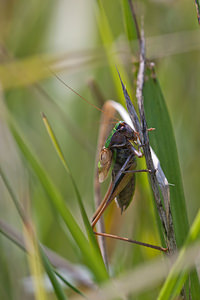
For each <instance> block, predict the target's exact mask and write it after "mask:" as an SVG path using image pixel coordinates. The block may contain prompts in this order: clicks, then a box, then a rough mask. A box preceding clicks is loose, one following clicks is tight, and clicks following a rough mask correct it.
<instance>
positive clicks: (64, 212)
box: [10, 124, 108, 281]
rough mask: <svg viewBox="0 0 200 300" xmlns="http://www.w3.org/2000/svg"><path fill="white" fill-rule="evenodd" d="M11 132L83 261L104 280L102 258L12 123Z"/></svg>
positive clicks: (100, 279) (97, 277)
mask: <svg viewBox="0 0 200 300" xmlns="http://www.w3.org/2000/svg"><path fill="white" fill-rule="evenodd" d="M10 128H11V132H12V134H13V136H14V138H15V141H16V142H17V144H18V146H19V149H20V150H21V152H22V153H23V155H24V157H25V158H26V160H27V162H28V163H29V165H30V166H31V168H32V169H33V171H34V172H35V174H36V175H37V177H38V179H39V181H40V182H41V184H42V186H43V188H44V190H45V191H46V193H47V195H48V197H49V199H50V200H51V202H52V204H53V205H54V207H55V210H56V211H57V212H58V213H59V214H60V216H61V217H62V219H63V221H64V223H65V224H66V225H67V227H68V229H69V231H70V232H71V234H72V236H73V238H74V240H75V241H76V243H77V245H78V246H79V248H80V250H81V252H82V255H83V258H84V261H85V263H86V264H87V265H88V267H89V268H90V269H91V270H92V272H93V274H94V276H95V278H96V280H97V281H104V280H106V279H107V278H108V274H107V271H106V269H105V266H104V264H103V262H102V260H101V259H100V258H99V256H97V255H95V254H96V253H95V252H94V251H92V250H91V248H90V244H89V242H88V240H87V239H86V238H85V236H84V234H83V232H82V231H81V229H80V227H79V225H78V224H77V222H76V221H75V219H74V217H73V216H72V214H71V212H70V210H69V208H68V207H67V205H66V203H65V201H64V200H63V198H62V196H61V194H60V193H59V191H58V190H57V189H56V187H55V186H54V184H53V183H52V181H51V180H50V178H49V177H48V175H47V174H46V172H45V170H44V169H43V168H42V166H41V164H40V163H39V162H38V161H37V159H36V158H35V156H34V155H33V154H32V153H31V151H30V149H29V147H28V146H27V145H26V143H25V142H24V141H23V139H22V137H21V136H20V134H19V132H18V131H17V129H16V128H15V127H14V125H13V124H10Z"/></svg>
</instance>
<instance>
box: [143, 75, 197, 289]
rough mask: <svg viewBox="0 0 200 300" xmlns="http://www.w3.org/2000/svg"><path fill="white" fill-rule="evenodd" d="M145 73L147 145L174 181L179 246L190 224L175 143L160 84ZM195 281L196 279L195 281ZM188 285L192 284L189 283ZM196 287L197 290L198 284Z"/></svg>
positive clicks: (173, 205)
mask: <svg viewBox="0 0 200 300" xmlns="http://www.w3.org/2000/svg"><path fill="white" fill-rule="evenodd" d="M148 75H149V78H148V80H147V81H146V82H145V85H144V105H145V113H146V118H147V124H148V126H149V127H151V126H152V127H155V128H156V130H155V132H153V133H152V134H150V137H149V138H150V144H151V146H152V148H153V149H154V150H155V152H156V155H157V156H158V158H159V160H160V163H161V167H162V169H163V171H164V173H165V175H166V177H167V179H168V181H169V182H170V183H173V184H174V186H171V187H170V199H171V200H170V204H171V211H172V216H173V223H174V231H175V237H176V243H177V246H178V248H180V247H181V246H182V245H183V243H184V241H185V236H187V234H188V231H189V223H188V218H187V211H186V204H185V197H184V191H183V183H182V178H181V173H180V165H179V160H178V153H177V148H176V142H175V137H174V132H173V128H172V124H171V120H170V117H169V114H168V111H167V107H166V104H165V100H164V97H163V94H162V91H161V89H160V86H159V83H158V81H157V79H155V78H153V76H152V74H150V73H148ZM154 77H155V76H154ZM195 276H197V275H195ZM196 279H197V277H196ZM194 282H197V280H194ZM191 284H193V283H192V282H191ZM195 289H197V290H198V289H199V283H198V284H197V286H196V288H195Z"/></svg>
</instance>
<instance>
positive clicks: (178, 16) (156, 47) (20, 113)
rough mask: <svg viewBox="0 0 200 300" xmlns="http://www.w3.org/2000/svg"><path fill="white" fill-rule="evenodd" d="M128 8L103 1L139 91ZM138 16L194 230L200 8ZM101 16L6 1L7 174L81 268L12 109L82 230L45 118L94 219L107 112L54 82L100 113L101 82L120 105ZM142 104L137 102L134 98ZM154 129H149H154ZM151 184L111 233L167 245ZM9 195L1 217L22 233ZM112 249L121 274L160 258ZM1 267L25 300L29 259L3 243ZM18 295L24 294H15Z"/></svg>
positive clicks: (87, 6) (1, 39)
mask: <svg viewBox="0 0 200 300" xmlns="http://www.w3.org/2000/svg"><path fill="white" fill-rule="evenodd" d="M121 2H122V1H121V0H109V1H102V3H103V5H104V8H105V11H106V15H107V17H108V20H109V22H110V28H111V30H112V33H113V36H114V40H115V44H116V45H117V49H118V50H119V52H120V53H121V57H122V61H123V64H124V67H125V69H126V71H127V73H128V74H129V77H130V80H131V81H132V82H133V80H134V79H135V78H134V76H133V74H134V64H133V62H135V61H137V54H138V53H137V51H138V49H137V46H136V41H133V52H132V53H131V54H130V52H129V49H128V47H127V45H126V39H125V28H124V23H123V16H122V9H121ZM135 7H136V12H137V16H138V21H139V22H140V20H141V16H142V15H143V16H144V32H145V37H146V44H147V57H148V58H149V59H150V60H153V61H154V62H155V66H156V72H157V76H158V79H159V81H160V84H161V88H162V91H163V93H164V96H165V100H166V102H167V107H168V109H169V113H170V116H171V120H172V124H173V127H174V131H175V136H176V142H177V148H178V153H179V158H180V165H181V172H182V177H183V183H184V191H185V197H186V201H187V210H188V217H189V221H190V223H192V220H193V219H194V217H195V214H196V211H197V209H198V208H199V189H200V185H199V169H200V168H199V167H200V159H199V149H200V135H199V128H200V124H199V122H200V121H199V112H200V102H199V99H198V98H199V94H200V84H199V75H200V74H199V73H200V71H199V70H200V54H199V49H200V36H199V28H198V23H197V17H196V10H195V5H194V3H193V2H192V1H190V2H189V1H186V0H182V1H175V0H174V1H173V0H168V1H165V0H160V1H159V0H152V1H150V0H149V1H136V3H135ZM95 9H96V7H95V2H94V1H91V0H87V1H86V0H85V1H82V0H76V1H73V0H65V1H56V2H55V1H50V0H48V1H47V0H43V1H39V0H32V1H28V2H27V1H25V0H18V1H17V0H12V1H11V0H10V1H0V62H1V65H0V85H1V88H2V89H1V106H0V107H1V111H0V114H1V115H0V116H1V119H0V162H1V166H2V168H3V169H4V171H5V173H6V174H7V176H8V177H9V180H10V183H11V184H12V186H13V188H14V190H15V192H16V194H17V195H18V197H19V199H20V200H21V201H22V203H23V204H24V205H25V207H26V208H27V209H30V211H31V215H32V218H33V220H34V223H35V225H36V227H37V234H38V236H39V238H40V240H41V241H42V242H43V243H44V244H45V245H47V246H48V247H50V248H51V249H53V250H55V251H56V252H58V253H59V254H61V255H63V256H64V257H66V258H67V259H69V260H70V261H72V262H75V263H79V261H78V259H77V257H78V249H77V247H76V245H74V247H73V242H72V243H69V240H70V239H71V236H70V234H69V233H68V232H67V231H66V229H64V228H63V224H62V222H61V221H60V220H59V218H58V215H57V214H56V213H55V211H54V210H53V208H52V206H51V204H50V203H49V201H48V199H47V197H46V195H45V193H44V192H43V190H42V188H41V186H40V184H39V183H38V181H37V179H36V178H35V176H34V175H32V173H31V172H29V171H28V169H27V168H26V167H24V163H23V162H24V161H23V159H22V157H21V155H20V154H19V151H18V149H17V147H16V145H15V143H14V141H13V139H12V137H11V134H10V132H9V129H8V127H7V124H6V120H5V110H4V109H5V107H4V106H6V107H7V108H8V111H9V112H10V113H11V115H12V116H13V118H14V119H15V121H16V123H17V124H18V126H19V128H20V130H21V132H22V133H23V135H24V137H25V138H26V141H27V143H28V144H29V145H30V146H31V148H32V150H33V151H34V153H36V155H37V157H39V160H40V161H41V162H42V164H43V166H44V167H45V169H46V171H47V172H48V174H49V176H50V177H51V178H52V180H53V181H54V183H55V184H56V186H57V187H58V188H59V190H60V191H61V193H62V195H63V196H64V199H66V201H67V203H68V204H69V206H70V209H71V212H72V214H73V215H74V216H76V217H77V220H78V221H79V222H80V224H81V222H82V221H81V219H80V213H79V210H78V206H77V203H76V200H75V195H74V191H73V188H72V185H71V182H70V180H69V178H68V176H67V175H66V173H65V171H64V169H63V166H62V165H61V163H60V161H59V159H58V157H57V155H56V153H55V150H54V149H53V147H52V145H51V142H50V140H49V137H48V135H47V133H46V130H45V128H44V125H43V122H42V119H41V112H44V113H45V114H46V115H47V117H48V119H49V121H50V122H51V125H52V127H53V129H54V131H55V133H56V136H57V138H58V140H59V142H60V144H61V147H62V150H63V152H64V155H65V157H66V160H67V161H68V163H69V166H70V168H71V170H72V173H73V175H74V178H75V179H76V183H77V186H78V188H79V190H80V192H81V195H82V198H83V200H84V204H85V207H86V211H87V213H88V216H89V217H91V216H92V213H93V212H94V199H93V180H94V167H95V151H96V145H97V136H98V128H99V125H100V112H99V111H97V110H96V109H95V108H94V107H92V106H91V105H89V104H88V103H86V102H84V101H83V100H82V99H81V98H80V97H79V96H78V95H76V94H75V93H73V92H72V91H71V90H69V89H68V88H67V87H66V86H65V85H64V84H62V83H61V82H60V81H59V80H58V79H57V78H56V77H55V76H54V74H53V73H54V72H55V73H56V74H57V75H59V77H60V78H62V80H63V81H64V82H65V83H66V84H67V85H69V86H70V87H72V88H73V89H75V90H76V91H77V92H78V93H79V94H81V95H82V96H84V97H85V98H86V99H87V100H88V101H90V102H91V103H94V104H95V105H97V106H99V103H98V102H97V101H96V99H95V97H94V94H92V93H91V89H90V88H89V82H90V81H91V79H94V80H95V82H96V83H97V84H98V86H99V88H100V90H101V92H102V94H103V96H104V98H105V99H113V100H119V99H118V96H117V92H116V90H115V86H114V84H113V81H112V76H111V72H110V70H109V66H108V62H107V60H106V55H105V52H104V48H103V44H102V41H101V37H100V34H99V29H98V25H97V21H96V15H95ZM113 55H114V54H113ZM51 71H52V73H51ZM132 98H133V99H134V98H135V97H134V95H132ZM153 126H154V125H153V124H149V127H153ZM152 134H153V133H152ZM163 134H164V133H163ZM142 176H145V175H138V176H137V177H138V179H137V180H138V185H137V189H136V193H135V197H134V203H132V204H131V206H130V208H129V209H128V211H127V212H125V214H124V215H123V216H122V217H120V216H119V212H117V211H114V208H111V209H110V212H108V213H107V223H108V228H109V230H112V231H115V232H119V231H120V234H122V235H126V236H130V235H133V236H134V237H135V238H137V239H139V240H142V241H146V242H150V241H151V242H152V243H157V244H159V238H158V232H157V230H156V226H155V219H154V214H153V209H152V203H151V195H150V193H149V189H148V187H146V186H144V183H143V181H144V180H143V181H142V180H140V179H141V178H142ZM145 178H146V177H145ZM171 183H173V182H171ZM0 193H1V198H0V218H1V219H2V220H5V221H6V222H7V223H9V224H10V225H12V226H13V227H15V228H16V229H18V230H19V231H21V222H20V219H19V217H18V215H17V213H16V210H15V208H14V206H13V204H12V201H11V199H10V197H9V195H8V192H7V191H6V189H5V187H4V185H3V183H2V182H0ZM111 212H112V216H111ZM115 220H117V221H115ZM111 223H112V224H114V225H111ZM108 245H109V259H110V261H111V262H112V263H113V269H114V270H115V272H116V273H117V272H120V270H121V269H124V268H125V266H126V268H129V266H131V264H130V261H131V262H132V263H134V264H137V263H139V262H141V261H144V260H146V259H150V258H151V257H153V256H154V255H155V253H154V252H153V251H151V250H148V251H147V250H145V249H140V248H138V247H132V246H130V245H127V246H126V245H124V244H123V245H122V244H121V243H116V242H113V241H109V242H108ZM122 254H123V256H122ZM119 258H120V260H119ZM0 264H1V266H2V267H1V270H0V289H1V291H2V295H4V298H3V299H18V298H19V299H21V298H20V297H21V295H23V293H24V291H23V288H22V285H21V278H23V277H24V276H26V275H28V274H29V270H28V265H27V261H26V257H25V255H24V254H23V252H21V250H19V249H18V248H17V247H15V246H14V245H13V244H12V243H11V242H10V241H8V240H6V239H5V238H4V237H2V236H0ZM4 282H6V287H5V285H4ZM8 286H10V287H11V289H9V288H8ZM12 287H15V288H14V289H15V290H14V292H13V291H12ZM7 291H9V293H10V295H7ZM152 297H153V294H152ZM27 299H28V298H27ZM30 299H31V298H30ZM152 299H153V298H152Z"/></svg>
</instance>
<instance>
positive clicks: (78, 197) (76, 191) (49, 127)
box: [42, 114, 100, 255]
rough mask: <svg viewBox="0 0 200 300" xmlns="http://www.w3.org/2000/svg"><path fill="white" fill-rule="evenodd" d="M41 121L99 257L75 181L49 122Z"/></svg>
mask: <svg viewBox="0 0 200 300" xmlns="http://www.w3.org/2000/svg"><path fill="white" fill-rule="evenodd" d="M42 119H43V122H44V124H45V127H46V129H47V132H48V134H49V137H50V139H51V142H52V144H53V146H54V148H55V150H56V152H57V154H58V156H59V158H60V160H61V162H62V164H63V166H64V168H65V170H66V171H67V173H68V175H69V177H70V179H71V181H72V185H73V187H74V190H75V193H76V198H77V200H78V204H79V208H80V211H81V215H82V218H83V222H84V225H85V228H86V231H87V234H88V239H89V241H90V243H91V246H92V247H95V249H96V251H98V253H99V255H100V252H99V246H98V244H97V241H96V238H95V236H94V233H93V230H92V227H91V225H90V222H89V220H88V217H87V214H86V211H85V208H84V205H83V202H82V199H81V195H80V193H79V190H78V188H77V185H76V182H75V180H74V178H73V175H72V173H71V170H70V168H69V166H68V163H67V161H66V159H65V158H64V155H63V152H62V150H61V148H60V145H59V143H58V141H57V139H56V136H55V134H54V132H53V130H52V128H51V125H50V124H49V121H48V119H47V117H46V116H45V115H44V114H42Z"/></svg>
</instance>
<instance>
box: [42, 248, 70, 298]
mask: <svg viewBox="0 0 200 300" xmlns="http://www.w3.org/2000/svg"><path fill="white" fill-rule="evenodd" d="M39 250H40V255H41V258H42V262H43V265H44V268H45V271H46V272H47V275H48V277H49V279H50V281H51V284H52V286H53V289H54V291H55V294H56V295H57V298H58V299H60V300H66V299H68V298H67V296H66V295H65V293H64V291H63V289H62V287H61V285H60V283H59V281H58V279H57V278H56V275H55V272H54V269H53V267H52V265H51V263H50V262H49V260H48V258H47V256H46V255H45V253H44V251H43V249H42V247H41V246H39Z"/></svg>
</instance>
